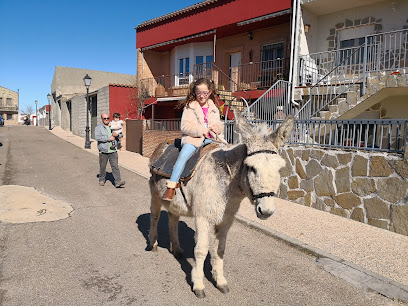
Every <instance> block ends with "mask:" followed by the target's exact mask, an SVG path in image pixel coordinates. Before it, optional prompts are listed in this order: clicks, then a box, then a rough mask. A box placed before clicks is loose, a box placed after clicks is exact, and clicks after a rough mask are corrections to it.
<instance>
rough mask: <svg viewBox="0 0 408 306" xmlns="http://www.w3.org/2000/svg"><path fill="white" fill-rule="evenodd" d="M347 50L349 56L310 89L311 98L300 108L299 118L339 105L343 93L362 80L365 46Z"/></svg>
mask: <svg viewBox="0 0 408 306" xmlns="http://www.w3.org/2000/svg"><path fill="white" fill-rule="evenodd" d="M347 51H348V52H346V53H343V55H344V56H346V55H347V56H346V57H344V58H343V59H342V61H341V62H340V63H338V65H336V66H335V67H334V68H333V69H332V70H331V71H329V72H328V73H327V74H326V75H325V76H324V77H323V78H322V79H320V80H319V82H317V83H316V84H315V85H314V86H312V87H311V88H310V89H309V91H310V94H309V97H310V98H309V100H307V101H306V103H304V104H303V105H302V106H301V108H300V109H299V111H298V113H297V114H296V118H297V119H300V120H307V119H311V118H312V117H314V116H317V114H318V113H319V112H320V111H322V110H328V107H329V106H330V105H337V99H338V98H339V97H340V96H341V95H342V94H344V93H345V92H347V91H348V90H349V89H350V88H352V87H354V86H356V84H357V83H358V82H362V79H363V63H360V61H361V54H362V53H363V51H364V46H360V47H359V48H355V49H352V50H347Z"/></svg>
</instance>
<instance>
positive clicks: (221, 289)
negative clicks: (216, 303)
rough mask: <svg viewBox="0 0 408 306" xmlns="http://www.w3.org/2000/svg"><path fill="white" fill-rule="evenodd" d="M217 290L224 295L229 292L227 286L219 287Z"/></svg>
mask: <svg viewBox="0 0 408 306" xmlns="http://www.w3.org/2000/svg"><path fill="white" fill-rule="evenodd" d="M218 290H220V291H221V293H224V294H226V293H228V292H229V291H230V290H229V288H228V285H224V286H219V287H218Z"/></svg>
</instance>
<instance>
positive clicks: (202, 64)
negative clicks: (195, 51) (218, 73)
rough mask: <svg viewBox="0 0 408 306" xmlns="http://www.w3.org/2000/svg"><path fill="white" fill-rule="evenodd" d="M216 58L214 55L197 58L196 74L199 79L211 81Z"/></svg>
mask: <svg viewBox="0 0 408 306" xmlns="http://www.w3.org/2000/svg"><path fill="white" fill-rule="evenodd" d="M213 61H214V57H213V56H212V55H207V56H196V62H195V63H196V66H195V74H196V76H197V77H202V78H208V79H211V75H212V73H211V68H212V63H213Z"/></svg>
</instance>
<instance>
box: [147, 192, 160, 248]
mask: <svg viewBox="0 0 408 306" xmlns="http://www.w3.org/2000/svg"><path fill="white" fill-rule="evenodd" d="M160 211H161V200H160V198H159V195H158V194H156V193H155V194H152V200H151V203H150V231H149V246H148V249H149V250H153V251H154V252H157V224H158V223H159V219H160Z"/></svg>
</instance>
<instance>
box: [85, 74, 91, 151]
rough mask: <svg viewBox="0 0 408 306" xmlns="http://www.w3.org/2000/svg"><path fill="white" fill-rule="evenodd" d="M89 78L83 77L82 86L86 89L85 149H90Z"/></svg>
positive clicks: (87, 76)
mask: <svg viewBox="0 0 408 306" xmlns="http://www.w3.org/2000/svg"><path fill="white" fill-rule="evenodd" d="M91 80H92V79H91V77H90V76H89V75H88V74H87V75H86V76H84V84H85V87H86V128H85V149H90V148H91V141H90V139H89V86H91Z"/></svg>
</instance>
